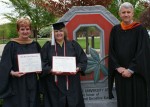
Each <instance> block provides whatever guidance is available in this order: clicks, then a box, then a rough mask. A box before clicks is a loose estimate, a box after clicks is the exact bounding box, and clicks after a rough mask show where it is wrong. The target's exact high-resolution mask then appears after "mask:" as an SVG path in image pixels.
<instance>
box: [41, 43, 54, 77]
mask: <svg viewBox="0 0 150 107" xmlns="http://www.w3.org/2000/svg"><path fill="white" fill-rule="evenodd" d="M50 47H51V44H50V42H49V41H47V42H46V43H45V44H44V46H43V47H42V49H41V56H42V75H41V76H46V75H48V74H49V73H50V70H51V69H52V67H51V65H52V64H51V59H49V56H50V55H49V54H51V48H50ZM48 52H49V53H48Z"/></svg>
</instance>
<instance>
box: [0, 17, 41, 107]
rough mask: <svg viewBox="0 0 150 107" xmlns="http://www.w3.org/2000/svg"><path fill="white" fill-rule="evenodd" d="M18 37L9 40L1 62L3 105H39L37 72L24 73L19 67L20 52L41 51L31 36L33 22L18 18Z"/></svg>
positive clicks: (6, 106)
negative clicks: (18, 57) (18, 56)
mask: <svg viewBox="0 0 150 107" xmlns="http://www.w3.org/2000/svg"><path fill="white" fill-rule="evenodd" d="M17 31H18V35H19V37H18V38H14V39H12V40H11V41H9V42H8V43H7V44H6V46H5V48H4V51H3V53H2V57H1V62H0V98H3V99H4V102H3V107H38V103H37V102H39V101H38V100H39V99H38V96H39V95H38V81H37V73H23V72H21V71H19V69H18V59H17V55H18V54H32V53H40V45H39V44H38V43H37V42H34V41H33V40H32V39H30V38H29V36H30V35H31V22H30V20H29V19H28V18H20V19H19V20H17Z"/></svg>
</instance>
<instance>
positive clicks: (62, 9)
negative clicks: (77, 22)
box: [34, 0, 112, 17]
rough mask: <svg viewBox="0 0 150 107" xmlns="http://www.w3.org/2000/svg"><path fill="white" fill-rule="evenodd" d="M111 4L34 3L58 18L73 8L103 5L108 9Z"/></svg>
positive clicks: (94, 0)
mask: <svg viewBox="0 0 150 107" xmlns="http://www.w3.org/2000/svg"><path fill="white" fill-rule="evenodd" d="M39 1H40V2H39ZM111 2H112V0H58V1H53V0H48V1H45V0H38V2H37V1H35V2H34V3H35V4H37V5H39V6H41V7H44V8H45V9H47V10H48V11H49V12H50V13H53V14H54V15H56V16H57V17H61V16H62V15H64V14H65V13H66V12H67V11H68V10H69V9H70V8H71V7H73V6H93V5H103V6H104V7H107V6H108V5H109V4H110V3H111Z"/></svg>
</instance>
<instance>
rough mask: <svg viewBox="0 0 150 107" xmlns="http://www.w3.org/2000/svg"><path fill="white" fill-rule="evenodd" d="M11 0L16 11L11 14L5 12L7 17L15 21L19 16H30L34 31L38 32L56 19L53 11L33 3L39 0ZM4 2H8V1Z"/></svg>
mask: <svg viewBox="0 0 150 107" xmlns="http://www.w3.org/2000/svg"><path fill="white" fill-rule="evenodd" d="M9 1H10V2H11V4H12V6H13V7H14V12H13V13H11V14H5V17H6V18H8V19H9V20H11V21H13V22H16V20H17V18H19V17H23V16H28V17H29V18H30V19H31V21H32V28H33V30H34V31H36V34H37V33H38V31H39V30H40V29H41V28H43V27H45V26H47V25H49V24H50V23H52V22H54V21H55V17H54V15H53V14H52V13H50V12H48V11H47V10H46V9H44V8H43V7H41V6H38V5H36V4H34V3H33V2H34V1H36V2H38V0H9ZM4 3H6V4H8V3H7V2H4ZM12 14H13V15H12ZM14 14H15V16H14Z"/></svg>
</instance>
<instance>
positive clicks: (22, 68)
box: [18, 53, 42, 72]
mask: <svg viewBox="0 0 150 107" xmlns="http://www.w3.org/2000/svg"><path fill="white" fill-rule="evenodd" d="M18 65H19V72H37V71H42V64H41V56H40V54H39V53H36V54H20V55H18Z"/></svg>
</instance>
